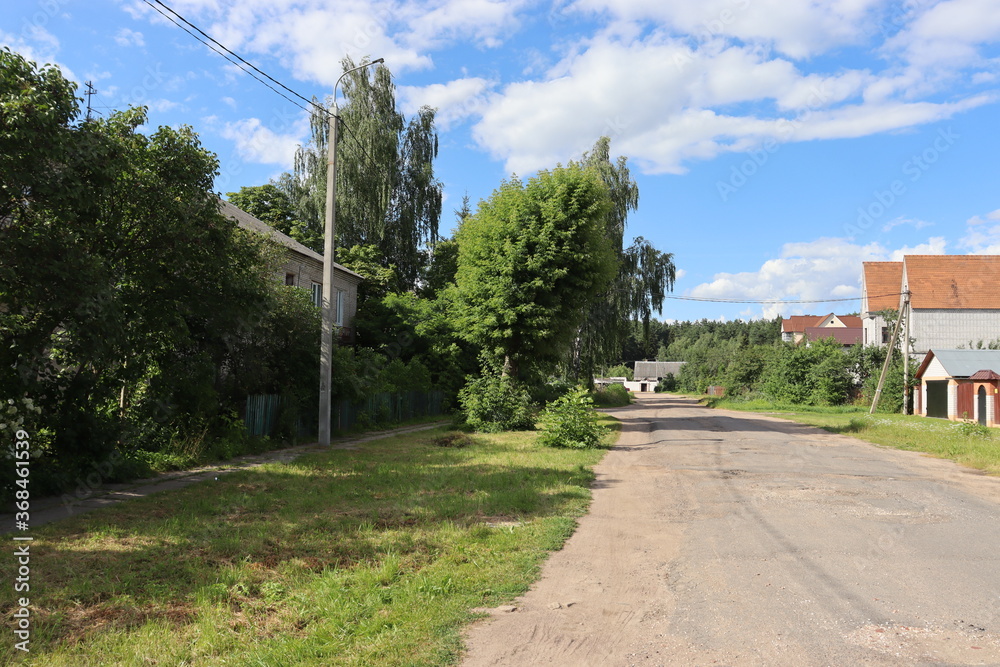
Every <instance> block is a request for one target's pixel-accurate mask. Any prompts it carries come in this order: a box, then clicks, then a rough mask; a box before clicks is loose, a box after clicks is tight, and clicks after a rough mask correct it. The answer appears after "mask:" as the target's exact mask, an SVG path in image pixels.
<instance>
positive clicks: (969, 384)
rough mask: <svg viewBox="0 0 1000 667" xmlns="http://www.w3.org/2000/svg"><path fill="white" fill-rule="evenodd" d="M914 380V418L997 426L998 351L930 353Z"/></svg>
mask: <svg viewBox="0 0 1000 667" xmlns="http://www.w3.org/2000/svg"><path fill="white" fill-rule="evenodd" d="M915 377H916V380H917V383H918V384H917V388H916V391H915V392H914V412H915V413H916V414H918V415H923V416H925V417H939V418H942V419H950V420H953V421H958V420H962V419H972V420H975V421H978V422H979V423H980V424H983V425H985V426H1000V420H998V415H997V407H998V404H997V399H998V392H1000V350H936V349H935V350H930V351H928V352H927V354H926V355H925V356H924V359H923V361H922V362H921V363H920V367H919V368H918V369H917V372H916V375H915Z"/></svg>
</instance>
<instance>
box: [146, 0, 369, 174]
mask: <svg viewBox="0 0 1000 667" xmlns="http://www.w3.org/2000/svg"><path fill="white" fill-rule="evenodd" d="M143 2H145V3H146V4H147V5H149V6H150V7H152V8H153V9H154V10H156V12H158V13H159V14H160V15H161V16H163V17H164V18H166V19H167V20H169V21H170V22H171V23H173V24H174V25H176V26H177V27H178V28H180V29H181V30H183V31H184V32H186V33H187V34H189V35H191V36H192V37H194V38H195V39H196V40H198V41H199V42H201V43H202V44H204V45H205V46H207V47H208V48H209V49H211V50H212V51H213V52H215V53H217V54H219V55H220V56H222V57H223V58H225V59H226V60H227V61H228V62H230V63H231V64H233V65H235V66H236V67H237V68H239V69H240V71H242V72H245V73H246V74H249V75H250V76H251V77H252V78H254V79H256V80H257V81H258V82H260V83H261V84H263V85H264V86H266V87H267V88H269V89H270V90H271V91H273V92H274V93H276V94H278V95H280V96H281V97H282V98H284V99H285V100H287V101H288V102H290V103H291V104H293V105H295V106H296V107H298V108H299V109H302V110H303V111H305V112H307V113H308V112H309V111H310V109H314V110H316V111H319V112H320V113H322V114H324V115H325V116H327V117H333V118H336V119H337V120H339V121H340V123H341V125H342V126H343V127H344V129H346V130H347V132H348V134H350V136H351V139H353V141H354V144H355V145H356V146H357V147H358V149H359V150H360V151H361V153H362V154H363V155H364V156H365V158H366V159H367V160H368V163H369V165H370V166H371V167H372V169H373V170H374V173H376V174H381V171H382V169H381V167H380V166H379V165H378V164H377V163H376V162H375V159H374V158H373V157H372V156H371V154H370V153H369V152H368V151H367V150H366V149H365V146H364V144H363V143H361V140H360V139H359V138H358V136H357V135H356V134H355V133H354V131H353V130H352V129H351V127H350V125H348V124H347V122H345V121H344V119H343V118H341V117H340V116H336V115H334V114H332V113H330V110H329V109H327V108H326V107H324V106H323V105H321V104H317V103H316V102H315V101H313V100H311V99H308V98H306V97H305V96H304V95H301V94H300V93H298V92H296V91H294V90H292V89H291V88H289V87H288V86H286V85H285V84H283V83H282V82H280V81H278V80H277V79H275V78H274V77H272V76H271V75H270V74H268V73H267V72H264V71H263V70H261V69H260V68H259V67H257V66H256V65H254V64H253V63H251V62H249V61H248V60H246V59H245V58H243V57H242V56H240V55H239V54H237V53H235V52H234V51H232V50H231V49H230V48H228V47H227V46H225V45H224V44H222V43H220V42H219V41H218V40H216V39H214V38H213V37H212V36H210V35H208V34H207V33H206V32H205V31H204V30H202V29H201V28H199V27H198V26H196V25H195V24H193V23H192V22H190V21H188V20H187V19H186V18H184V17H183V16H181V15H180V14H179V13H178V12H177V11H175V10H174V9H173V8H171V7H169V6H168V5H166V4H165V3H163V2H162V1H161V0H143ZM164 10H166V11H164ZM167 12H169V13H167ZM175 17H176V18H175ZM182 24H183V25H182ZM186 26H188V27H190V30H189V29H188V27H186ZM192 31H194V32H192ZM196 33H197V34H196ZM206 40H207V41H206ZM230 56H231V57H230ZM248 67H249V68H250V70H252V71H250V70H248V69H247V68H248ZM255 72H256V73H257V74H260V75H261V76H262V77H264V78H266V79H267V81H265V80H264V79H262V78H260V77H259V76H257V74H255ZM268 81H271V82H273V83H274V84H276V85H277V86H280V87H281V88H282V89H284V90H286V91H288V92H289V93H291V94H292V95H294V96H295V97H297V98H299V99H300V100H302V101H304V102H305V103H306V104H308V105H309V107H308V108H307V107H305V106H303V105H302V104H299V103H298V102H296V101H295V100H293V99H291V98H289V97H288V95H285V94H284V93H282V92H281V91H280V90H278V89H276V88H275V87H274V86H272V85H270V84H269V83H268ZM383 179H384V175H383ZM385 183H386V185H388V182H387V181H385Z"/></svg>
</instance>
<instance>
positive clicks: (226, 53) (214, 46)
mask: <svg viewBox="0 0 1000 667" xmlns="http://www.w3.org/2000/svg"><path fill="white" fill-rule="evenodd" d="M143 2H145V3H146V4H147V5H149V6H150V7H152V8H153V9H155V10H156V11H157V12H158V13H159V14H160V15H161V16H163V17H164V18H166V19H167V20H168V21H170V22H171V23H173V24H174V25H175V26H177V27H178V28H180V29H181V30H183V31H184V32H186V33H187V34H189V35H191V36H192V37H194V38H195V39H197V40H198V41H199V42H201V43H202V44H204V45H205V46H207V47H208V48H210V49H211V50H212V51H214V52H215V53H218V54H219V55H220V56H222V57H223V58H225V59H226V60H227V61H229V62H230V63H232V64H233V65H235V66H236V67H238V68H239V69H240V71H242V72H245V73H247V74H249V75H250V76H251V77H253V78H254V79H256V80H257V81H259V82H260V83H262V84H264V85H265V86H267V87H268V88H270V89H271V90H272V91H273V92H275V93H277V94H278V95H280V96H281V97H283V98H284V99H285V100H287V101H288V102H291V103H292V104H293V105H295V106H297V107H298V108H300V109H302V110H303V111H309V109H307V108H306V107H304V106H303V105H301V104H299V103H298V102H296V101H295V100H293V99H292V98H290V97H288V96H287V95H285V94H284V93H282V92H281V91H280V90H278V89H277V88H275V87H274V86H272V85H271V84H269V83H268V82H267V81H265V80H264V79H262V78H260V77H259V76H257V75H256V74H254V73H253V72H251V71H249V70H247V69H246V67H243V65H242V64H241V63H245V64H246V65H247V66H248V67H251V68H252V69H254V70H255V71H257V72H260V73H261V74H262V75H263V76H265V77H267V78H268V79H270V80H271V81H274V82H275V83H277V84H278V85H279V86H281V87H282V88H284V89H285V90H288V91H289V92H291V93H292V94H293V95H295V96H296V97H299V98H301V99H303V100H306V103H308V104H309V105H310V106H312V107H314V108H316V109H320V110H322V111H323V113H325V114H329V113H330V112H329V111H327V110H326V109H323V107H321V106H319V105H318V104H316V103H315V102H312V101H310V100H307V99H306V98H305V97H303V96H302V95H299V94H298V93H296V92H295V91H294V90H292V89H291V88H289V87H288V86H286V85H284V84H283V83H281V82H280V81H277V80H276V79H274V78H272V77H271V76H268V75H267V74H265V73H264V72H262V71H261V70H259V69H258V68H257V67H255V66H254V65H252V64H251V63H249V62H247V61H246V60H244V59H243V58H241V57H240V56H238V55H237V54H235V53H233V52H232V51H230V50H229V49H228V48H226V47H225V46H223V45H222V44H219V42H216V41H215V40H214V39H212V38H211V37H208V35H205V33H204V32H202V31H201V30H200V29H199V28H197V27H196V26H195V25H193V24H192V23H190V22H189V21H188V20H187V19H185V18H184V17H183V16H181V15H180V14H178V13H177V12H175V11H174V10H173V9H170V7H167V6H166V5H164V4H163V3H162V2H160V0H143ZM154 2H155V3H156V4H153V3H154ZM157 5H161V6H162V7H163V8H164V9H166V10H167V11H169V12H170V13H171V14H173V15H174V16H176V17H177V19H180V21H182V22H183V23H186V24H187V25H190V26H191V27H192V28H193V29H194V30H196V31H198V32H199V33H201V34H202V35H205V37H207V38H208V39H209V40H210V42H211V43H209V42H206V41H205V40H204V39H202V38H201V37H199V36H198V35H196V34H195V33H194V32H192V31H191V30H188V29H187V28H186V27H185V26H184V25H181V23H179V22H178V20H177V19H175V18H174V16H171V15H170V14H167V13H166V12H164V11H163V9H160V7H158V6H157ZM230 56H232V57H230ZM234 58H235V60H234Z"/></svg>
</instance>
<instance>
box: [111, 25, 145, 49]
mask: <svg viewBox="0 0 1000 667" xmlns="http://www.w3.org/2000/svg"><path fill="white" fill-rule="evenodd" d="M115 43H116V44H118V46H146V40H145V39H144V38H143V36H142V33H141V32H136V31H135V30H130V29H128V28H122V29H121V30H119V31H118V32H117V33H116V34H115Z"/></svg>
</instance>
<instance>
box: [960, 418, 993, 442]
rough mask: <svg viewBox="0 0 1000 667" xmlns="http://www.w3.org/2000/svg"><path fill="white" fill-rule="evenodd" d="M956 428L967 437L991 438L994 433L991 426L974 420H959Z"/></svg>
mask: <svg viewBox="0 0 1000 667" xmlns="http://www.w3.org/2000/svg"><path fill="white" fill-rule="evenodd" d="M955 430H957V431H958V432H959V433H960V434H961V435H962V436H963V437H966V438H989V437H991V436H992V435H993V432H992V431H991V430H990V427H989V426H985V425H983V424H980V423H979V422H974V421H962V422H958V423H957V424H955Z"/></svg>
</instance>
